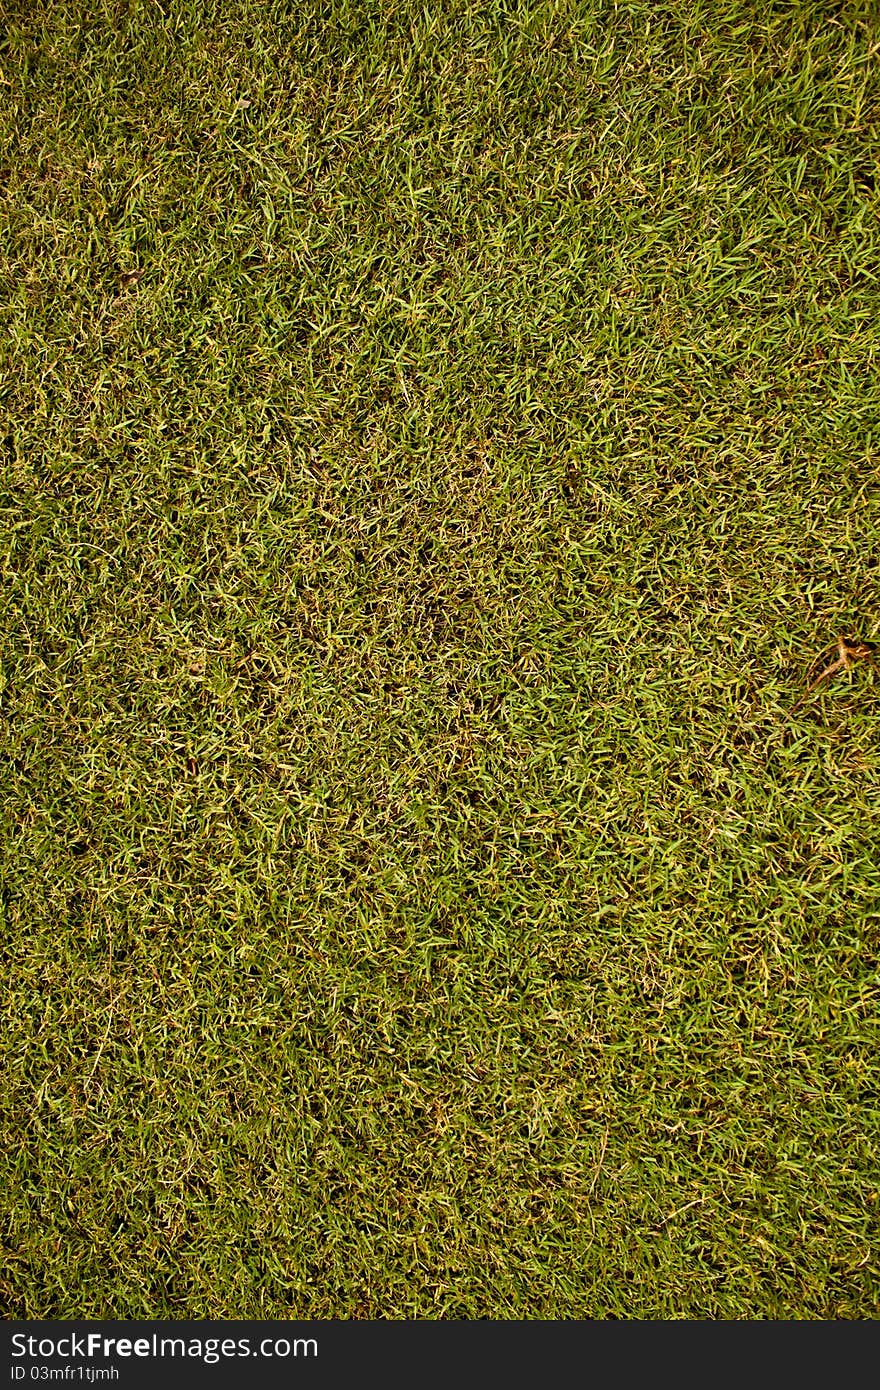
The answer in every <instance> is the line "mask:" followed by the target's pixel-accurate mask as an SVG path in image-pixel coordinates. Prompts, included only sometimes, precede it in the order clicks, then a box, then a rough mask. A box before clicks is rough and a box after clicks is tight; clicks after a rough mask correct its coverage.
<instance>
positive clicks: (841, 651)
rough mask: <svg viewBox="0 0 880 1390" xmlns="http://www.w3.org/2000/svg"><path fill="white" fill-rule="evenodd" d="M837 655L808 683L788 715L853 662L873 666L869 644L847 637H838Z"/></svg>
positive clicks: (871, 647) (872, 651)
mask: <svg viewBox="0 0 880 1390" xmlns="http://www.w3.org/2000/svg"><path fill="white" fill-rule="evenodd" d="M837 653H838V656H837V660H836V661H832V662H831V663H830V665H828V666H826V667H825V669H824V671H820V672H819V674H818V676H816V678H815V680H812V681H810V684H809V685H808V686H807V688H806V690H805V691H804V693H803V695H802V696H801V698H800V699H799V700H796V701H795V703H794V704H793V705H792V707H791V710H790V711H789V713H790V714H794V712H795V710H797V709H800V707H801V705H803V704H805V703H806V701H807V699H808V698H809V696H810V695H811V694H812V693H813V691H814V690H815V689H816V687H817V686H818V685H821V684H822V682H823V681H827V680H830V679H831V677H832V676H836V675H837V673H838V671H848V670H849V668H850V666H852V664H853V662H855V661H868V662H870V663H871V665H872V666H873V665H874V662H873V660H872V658H873V655H874V648H873V646H872V645H871V643H870V642H856V641H853V640H851V639H850V638H849V637H838V639H837Z"/></svg>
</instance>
